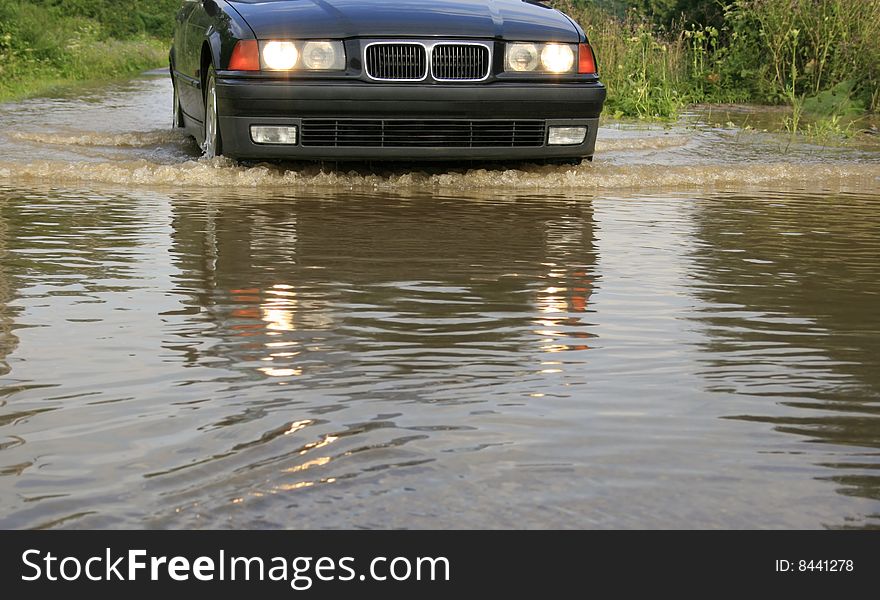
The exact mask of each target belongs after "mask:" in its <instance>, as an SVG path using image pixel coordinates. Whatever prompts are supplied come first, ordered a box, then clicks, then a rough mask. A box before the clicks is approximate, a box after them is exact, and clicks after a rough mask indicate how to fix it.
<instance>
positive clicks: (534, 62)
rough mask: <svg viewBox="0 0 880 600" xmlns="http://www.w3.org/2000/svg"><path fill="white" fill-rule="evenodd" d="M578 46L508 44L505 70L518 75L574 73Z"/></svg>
mask: <svg viewBox="0 0 880 600" xmlns="http://www.w3.org/2000/svg"><path fill="white" fill-rule="evenodd" d="M576 48H577V46H574V45H572V44H531V43H524V42H516V43H513V44H507V57H506V60H505V64H506V67H505V70H507V71H513V72H516V73H553V74H565V73H574V72H575V67H576V66H577V65H576V62H577V60H576V57H577V51H576Z"/></svg>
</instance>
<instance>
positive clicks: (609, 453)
mask: <svg viewBox="0 0 880 600" xmlns="http://www.w3.org/2000/svg"><path fill="white" fill-rule="evenodd" d="M169 105H170V86H169V84H168V82H167V80H166V79H164V78H160V77H146V78H143V79H140V80H137V81H134V82H130V83H126V84H117V85H112V86H109V87H102V88H95V89H86V90H79V91H78V92H77V93H76V94H72V95H69V96H67V97H58V98H54V99H49V100H46V99H42V100H31V101H26V102H22V103H18V104H8V105H0V125H2V127H0V526H2V527H6V528H46V527H67V528H120V527H133V528H142V527H149V528H180V527H205V528H227V527H235V528H242V527H254V528H264V527H265V528H288V529H301V528H361V527H365V528H391V527H395V528H396V527H403V528H840V527H846V528H878V527H880V310H878V308H880V148H878V147H877V146H876V145H872V143H871V142H870V140H867V141H864V142H862V141H857V142H855V143H852V144H849V145H846V146H839V147H833V148H821V147H819V146H818V145H815V144H811V143H807V142H803V141H792V140H791V138H790V137H787V136H783V135H779V134H773V133H765V132H759V131H744V130H740V129H737V128H735V127H732V126H728V125H722V126H715V124H714V123H711V122H705V123H701V122H700V121H699V118H698V117H695V120H694V121H693V122H691V123H690V124H687V123H684V124H680V125H677V126H674V127H671V128H662V127H644V126H640V127H637V126H632V125H622V124H609V125H606V127H605V128H603V130H602V131H601V132H600V145H599V150H598V154H597V157H596V161H595V162H594V163H592V164H589V163H585V164H583V165H581V166H579V167H562V166H535V165H503V166H493V165H458V166H434V167H430V166H424V165H422V166H391V167H389V166H382V165H359V166H354V167H351V166H345V165H253V164H244V165H235V164H232V163H229V162H228V161H225V160H224V159H218V160H215V161H200V160H198V159H197V152H196V148H195V145H194V144H193V143H192V142H191V141H189V140H187V139H185V138H183V137H181V136H179V135H178V134H176V133H174V132H170V131H168V130H167V129H165V126H166V124H167V122H168V121H169V112H170V111H169V110H168V106H169Z"/></svg>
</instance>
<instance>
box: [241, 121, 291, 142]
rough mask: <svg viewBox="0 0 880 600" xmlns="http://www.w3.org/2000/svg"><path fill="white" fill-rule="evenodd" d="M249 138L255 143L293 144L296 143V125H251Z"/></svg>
mask: <svg viewBox="0 0 880 600" xmlns="http://www.w3.org/2000/svg"><path fill="white" fill-rule="evenodd" d="M251 139H252V140H253V141H254V143H255V144H278V145H282V144H283V145H285V146H293V145H295V144H296V127H288V126H285V127H271V126H268V125H251Z"/></svg>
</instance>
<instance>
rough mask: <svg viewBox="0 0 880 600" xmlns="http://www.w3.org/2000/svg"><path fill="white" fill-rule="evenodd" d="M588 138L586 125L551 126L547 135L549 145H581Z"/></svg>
mask: <svg viewBox="0 0 880 600" xmlns="http://www.w3.org/2000/svg"><path fill="white" fill-rule="evenodd" d="M586 138H587V128H586V127H551V128H550V133H549V134H548V137H547V145H549V146H579V145H581V144H583V143H584V140H585V139H586Z"/></svg>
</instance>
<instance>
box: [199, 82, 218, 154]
mask: <svg viewBox="0 0 880 600" xmlns="http://www.w3.org/2000/svg"><path fill="white" fill-rule="evenodd" d="M219 112H220V111H219V109H218V107H217V71H216V70H215V69H214V65H211V66H210V67H209V68H208V76H207V77H206V78H205V139H204V140H203V142H202V152H204V154H205V158H215V157H217V156H220V155H221V154H223V138H222V137H221V135H220V114H219Z"/></svg>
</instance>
